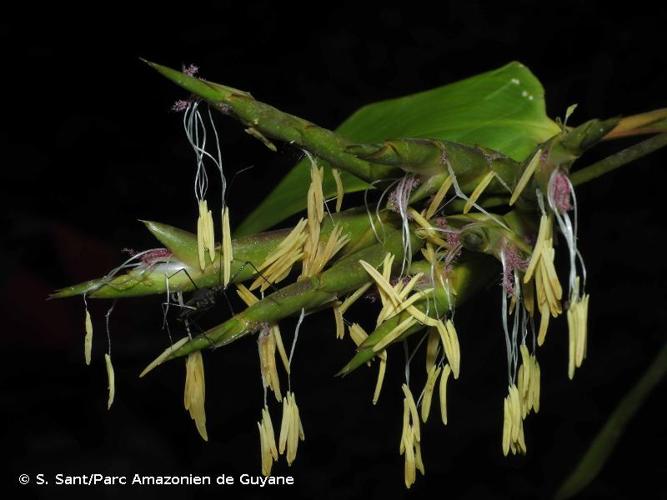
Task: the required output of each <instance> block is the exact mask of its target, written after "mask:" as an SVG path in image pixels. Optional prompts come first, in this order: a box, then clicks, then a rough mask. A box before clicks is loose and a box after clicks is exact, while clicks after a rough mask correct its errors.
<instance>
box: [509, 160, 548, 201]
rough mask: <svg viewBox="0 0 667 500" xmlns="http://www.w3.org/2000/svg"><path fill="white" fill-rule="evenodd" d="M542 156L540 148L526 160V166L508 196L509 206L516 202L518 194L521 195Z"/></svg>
mask: <svg viewBox="0 0 667 500" xmlns="http://www.w3.org/2000/svg"><path fill="white" fill-rule="evenodd" d="M541 156H542V150H541V149H538V150H537V151H536V152H535V154H534V155H533V157H532V158H531V159H530V161H529V162H528V165H526V168H525V169H524V171H523V173H522V174H521V178H520V179H519V182H517V184H516V187H515V188H514V192H513V193H512V197H511V198H510V206H512V205H514V204H515V203H516V200H518V199H519V196H521V193H522V192H523V190H524V189H525V188H526V186H527V185H528V182H529V181H530V178H531V177H532V176H533V174H534V173H535V169H536V168H537V165H539V163H540V158H541Z"/></svg>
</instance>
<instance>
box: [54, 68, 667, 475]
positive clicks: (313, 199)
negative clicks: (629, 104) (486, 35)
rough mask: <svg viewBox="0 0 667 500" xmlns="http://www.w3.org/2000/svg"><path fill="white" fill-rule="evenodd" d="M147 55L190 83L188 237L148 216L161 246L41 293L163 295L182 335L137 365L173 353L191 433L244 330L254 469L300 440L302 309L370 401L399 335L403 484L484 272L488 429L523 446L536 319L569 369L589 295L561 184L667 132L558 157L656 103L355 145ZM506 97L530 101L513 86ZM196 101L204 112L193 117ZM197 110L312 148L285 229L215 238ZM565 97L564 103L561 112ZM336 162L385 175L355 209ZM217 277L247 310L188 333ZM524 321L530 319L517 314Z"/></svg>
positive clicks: (572, 203) (415, 464)
mask: <svg viewBox="0 0 667 500" xmlns="http://www.w3.org/2000/svg"><path fill="white" fill-rule="evenodd" d="M148 64H149V65H150V66H151V67H153V68H154V69H156V70H157V71H158V72H159V73H161V74H162V75H164V76H166V77H167V78H168V79H170V80H171V81H173V82H175V83H176V84H178V85H179V86H181V87H182V88H184V89H185V90H187V91H188V92H190V93H191V96H190V98H189V99H188V100H187V101H179V104H178V105H177V109H179V110H180V111H183V112H184V127H185V132H186V136H187V139H188V141H189V142H190V144H191V146H192V148H193V150H194V152H195V157H196V160H197V170H196V178H195V193H196V201H197V208H198V219H197V234H191V233H188V232H186V231H182V230H179V229H176V228H173V227H171V226H168V225H165V224H159V223H154V222H147V223H146V226H147V228H148V229H149V231H150V232H151V233H152V234H153V235H154V236H156V238H157V239H158V240H159V241H160V242H161V244H162V245H164V248H157V249H150V250H146V251H144V252H140V253H138V254H136V255H133V256H131V257H130V258H129V259H128V260H127V261H126V262H125V263H123V264H122V265H121V266H119V267H117V268H116V269H114V270H113V271H111V272H110V273H108V274H107V275H105V276H104V277H102V278H100V279H98V280H92V281H88V282H86V283H82V284H80V285H75V286H73V287H68V288H64V289H62V290H60V291H58V292H56V293H54V295H53V297H55V298H61V297H69V296H73V295H83V297H84V303H85V301H86V298H124V297H130V296H139V295H149V294H164V295H165V296H166V302H165V304H164V305H165V306H166V308H165V310H164V322H165V325H167V324H168V322H167V318H168V313H169V309H170V308H172V307H173V308H179V310H180V311H181V313H180V315H179V317H180V318H181V320H182V325H181V327H180V330H181V331H182V332H183V334H184V336H183V338H181V339H180V340H178V341H176V342H173V341H171V342H173V343H171V344H170V345H169V347H168V348H167V349H166V350H165V351H164V352H163V353H162V354H160V355H159V356H158V357H157V358H156V359H155V360H154V361H153V362H151V363H150V364H149V365H148V366H147V367H146V369H145V370H144V371H143V372H142V374H141V376H145V375H146V374H147V373H149V372H150V371H152V370H153V369H155V368H156V367H158V366H159V365H161V364H162V363H164V362H167V361H169V360H173V359H176V358H179V357H184V358H185V364H186V385H185V395H184V402H185V407H186V409H187V410H188V412H189V413H190V416H191V417H192V419H193V420H194V421H195V425H196V428H197V430H198V432H199V434H200V435H201V436H202V438H203V439H205V440H208V431H207V429H206V418H205V382H204V365H203V356H202V351H204V350H205V349H208V348H213V347H220V346H226V345H228V344H230V343H232V342H234V341H236V340H240V339H242V338H244V337H248V336H250V335H256V336H257V338H258V352H259V357H260V361H261V363H260V364H261V377H262V381H263V388H264V401H265V404H264V407H263V408H262V410H261V415H262V416H261V421H260V422H258V423H257V426H258V431H259V436H260V445H261V456H262V458H261V470H262V473H263V474H264V475H270V473H271V468H272V465H273V463H274V462H275V461H277V460H278V459H279V456H280V455H282V454H286V458H287V462H288V464H291V463H293V461H294V460H295V459H296V454H297V449H298V444H299V441H301V440H303V439H305V432H304V428H303V427H304V426H303V423H302V421H301V417H300V414H299V410H298V406H297V404H296V398H295V394H294V391H293V389H292V384H291V377H292V375H293V374H292V372H291V362H292V358H293V355H294V351H295V349H294V348H295V345H296V342H297V339H298V335H299V330H300V328H301V326H302V323H303V322H304V318H305V317H306V315H307V314H310V313H314V312H317V311H321V310H325V309H326V310H331V311H333V314H332V319H333V324H334V326H335V331H336V337H337V338H340V339H344V338H345V337H346V335H345V334H346V330H347V332H348V333H349V336H350V339H351V340H352V341H353V343H354V345H355V350H354V353H353V355H352V357H351V359H350V360H349V361H348V363H347V364H346V365H345V366H344V367H343V368H342V370H341V371H340V372H339V374H341V375H347V374H350V373H351V372H352V371H354V370H355V369H358V368H359V367H361V366H363V365H364V364H367V363H369V362H372V361H374V360H375V361H377V362H378V365H379V369H378V381H377V384H376V387H375V390H374V392H373V397H372V401H373V403H374V404H375V403H377V401H378V399H379V397H380V394H381V390H382V386H383V381H384V375H385V373H386V370H387V366H388V364H389V363H393V360H392V361H390V359H389V354H390V352H391V348H392V346H394V345H395V344H399V343H400V344H402V345H403V346H404V349H405V350H406V351H407V352H408V353H409V355H408V356H406V361H405V363H406V370H405V373H406V380H405V383H404V384H403V385H402V387H401V389H402V392H403V395H404V408H403V431H402V434H401V439H400V452H401V454H402V455H403V456H404V459H405V473H404V478H405V485H406V487H408V488H409V487H410V486H411V485H412V484H413V483H414V481H415V480H416V471H417V470H419V471H420V472H421V473H422V474H424V471H425V468H424V463H423V460H422V456H421V446H422V439H421V430H420V423H419V421H420V419H421V420H422V421H423V422H425V421H426V420H427V419H428V417H429V414H430V409H431V405H432V399H433V396H434V393H435V389H436V386H437V387H438V394H439V399H440V406H441V412H440V413H441V418H442V421H443V424H445V425H447V424H448V418H447V404H448V403H447V386H448V384H449V383H450V382H449V378H450V375H451V378H452V379H453V380H454V381H455V380H456V379H458V378H459V377H460V376H461V374H462V373H464V372H465V370H464V369H463V370H462V366H464V365H465V363H463V365H462V353H461V349H460V343H459V335H461V334H465V333H464V329H462V328H461V325H456V324H455V321H454V312H455V310H456V308H457V307H460V306H461V305H462V304H463V303H465V302H466V301H468V300H470V299H471V298H472V296H474V294H475V293H476V292H477V291H478V290H479V289H480V288H481V287H482V286H484V285H485V284H487V283H489V282H492V281H493V280H494V278H497V276H498V274H500V277H501V284H502V286H501V297H502V310H501V315H500V316H501V317H500V325H499V331H502V333H503V335H504V339H505V347H506V355H507V383H508V387H507V395H506V397H505V398H504V401H503V403H502V406H503V411H504V419H503V426H502V431H503V432H502V439H501V443H500V444H501V450H502V452H503V453H504V454H505V455H507V454H508V453H510V452H512V453H520V454H523V453H526V452H527V443H526V440H525V435H524V430H523V426H524V421H525V419H526V418H527V416H528V415H529V414H530V413H531V412H535V413H537V412H538V411H539V400H540V380H541V370H540V366H539V363H538V356H537V353H538V346H541V345H542V344H543V342H545V340H546V338H547V331H548V329H549V327H550V322H551V321H552V320H553V319H554V318H557V317H558V316H560V315H565V316H566V317H567V323H568V330H569V342H568V369H567V372H568V375H569V377H570V378H572V377H573V376H574V374H575V370H576V369H577V368H579V367H580V366H581V365H582V362H583V360H584V358H585V357H586V355H587V328H588V327H587V315H588V304H589V295H588V293H587V292H586V282H585V280H586V272H585V267H584V264H583V260H582V259H581V255H580V253H579V250H578V245H577V243H578V234H577V230H576V226H577V221H576V218H577V210H576V197H575V195H574V185H576V184H577V183H581V182H585V181H587V180H590V179H592V178H594V177H596V176H597V175H601V174H602V173H606V172H607V171H609V170H611V169H613V168H616V167H617V166H620V165H621V164H624V163H627V162H628V161H631V160H634V159H636V158H638V157H640V156H642V155H644V154H647V153H649V152H651V151H654V150H656V149H658V148H660V147H663V146H665V145H667V141H665V139H664V137H665V135H664V134H662V135H658V136H655V137H653V138H651V139H648V140H647V141H644V142H643V143H640V144H639V145H636V146H634V147H631V148H628V150H626V151H625V152H622V153H620V154H619V155H616V157H611V158H610V159H608V160H605V161H603V162H601V163H600V164H597V165H593V166H591V167H589V168H587V169H584V170H582V171H580V173H574V174H572V175H570V170H571V167H572V165H573V163H574V162H575V161H576V160H577V159H578V158H579V157H581V156H582V155H583V154H584V153H585V151H587V150H588V149H590V148H591V147H593V146H595V145H596V144H597V143H598V142H600V141H602V140H605V139H609V138H613V137H616V136H621V135H628V134H629V133H631V132H632V131H633V130H635V131H636V132H637V133H644V132H646V128H647V127H649V128H650V127H652V128H651V130H653V129H654V128H656V127H658V126H659V125H660V123H661V122H660V120H662V118H663V115H662V114H661V113H654V114H647V115H646V116H643V117H640V118H635V119H632V120H626V121H623V120H621V119H619V118H612V119H609V120H590V121H588V122H586V123H584V124H582V125H579V126H577V127H568V126H567V125H566V123H564V124H563V125H562V126H561V127H560V129H559V130H558V131H555V133H554V134H553V135H552V136H551V137H548V138H546V139H545V140H544V141H543V142H540V143H535V144H534V149H533V151H532V152H531V153H530V154H529V155H528V156H527V157H525V158H523V159H521V160H517V159H514V158H512V157H511V156H510V155H508V154H504V153H503V152H502V151H496V150H493V149H490V148H488V147H483V146H479V145H471V144H462V143H458V142H455V141H452V140H448V139H446V138H432V137H420V138H413V137H408V138H401V137H387V138H384V140H381V141H376V142H372V143H359V142H354V141H351V140H350V139H348V138H346V137H344V136H342V135H340V134H338V133H336V132H332V131H330V130H327V129H324V128H322V127H318V126H316V125H314V124H312V123H310V122H308V121H307V120H304V119H302V118H299V117H296V116H293V115H290V114H287V113H284V112H282V111H279V110H277V109H276V108H274V107H272V106H270V105H268V104H264V103H262V102H259V101H257V100H255V99H254V98H253V97H252V96H251V95H250V94H249V93H247V92H243V91H240V90H237V89H234V88H231V87H227V86H224V85H220V84H217V83H213V82H208V81H206V80H203V79H201V78H199V77H198V76H197V75H196V73H197V68H193V67H189V68H185V69H184V71H182V72H181V71H176V70H173V69H170V68H167V67H165V66H161V65H157V64H154V63H148ZM508 85H509V88H512V87H513V86H518V85H520V82H519V80H518V79H516V78H513V79H511V80H510V81H509V82H506V83H505V84H504V87H502V88H505V87H507V86H508ZM524 92H526V91H524ZM521 96H522V98H524V99H528V100H530V99H532V98H533V97H532V95H531V94H528V93H527V92H526V93H525V95H524V94H521ZM206 103H207V104H208V105H209V110H208V113H207V115H206V114H205V115H202V113H201V109H203V108H204V107H205V105H206ZM200 105H201V109H200ZM211 109H212V110H216V111H219V112H221V113H223V114H225V115H228V116H231V117H233V118H235V119H237V120H238V121H240V122H241V123H242V124H243V125H244V126H245V127H246V132H248V133H249V134H250V135H252V136H253V137H255V138H257V139H258V140H260V141H261V142H262V143H263V144H264V145H266V146H267V147H269V148H270V149H272V150H275V149H276V146H275V145H274V143H273V142H272V141H274V140H275V141H281V142H285V143H287V144H289V145H291V146H293V147H298V148H300V149H302V150H303V151H304V153H305V154H306V156H307V158H308V160H309V161H310V170H309V173H310V179H309V184H308V192H307V196H306V203H304V206H305V207H306V209H307V210H306V217H305V218H302V219H301V220H300V221H299V222H298V223H297V224H296V225H295V226H294V227H292V228H287V229H283V230H279V231H270V232H267V233H260V234H256V235H251V236H245V237H241V238H236V239H233V238H232V237H231V229H230V227H231V226H230V218H231V217H233V211H232V212H231V215H230V207H229V206H227V204H226V199H225V189H226V179H225V176H224V173H223V169H222V161H221V155H220V146H219V141H218V133H217V130H216V128H215V123H214V120H213V118H212V115H211V112H210V110H211ZM573 109H574V108H573V107H571V108H570V109H569V110H568V114H567V116H566V119H565V122H567V119H568V118H569V115H570V114H571V112H572V111H573ZM206 116H208V120H207V119H206ZM207 127H212V128H207ZM207 133H209V137H210V134H211V133H212V134H213V137H214V138H215V140H214V144H215V145H216V149H208V147H207V144H206V134H207ZM209 145H210V144H209ZM325 165H327V166H329V167H330V168H333V169H334V170H333V171H332V174H333V176H334V178H335V180H336V188H337V193H336V203H335V206H336V207H335V213H329V214H326V212H327V210H328V205H327V204H326V200H325V199H324V191H323V188H322V184H323V177H324V175H323V172H324V170H323V166H325ZM211 166H213V167H214V168H215V169H216V170H217V171H218V172H219V174H220V180H221V188H222V189H221V202H222V211H221V213H220V222H221V226H220V227H221V238H220V239H221V242H220V243H219V244H217V245H216V243H215V230H214V224H215V223H214V216H213V213H212V211H211V210H209V208H208V206H209V205H208V201H207V196H209V195H208V187H209V186H208V177H207V175H206V170H207V168H210V167H211ZM340 171H346V172H348V173H350V174H352V175H354V176H356V177H358V178H361V179H363V180H365V181H368V182H372V183H374V184H375V185H376V187H378V188H380V189H382V190H383V191H382V194H380V195H379V197H377V200H376V208H375V211H374V212H373V211H372V210H371V209H370V207H368V206H366V207H359V208H353V209H351V210H345V211H341V209H342V206H343V204H344V200H343V195H344V192H345V189H346V187H345V185H344V182H343V181H342V178H341V176H340V173H339V172H340ZM380 189H378V193H379V192H380ZM557 237H560V238H561V239H562V242H563V245H562V246H563V247H565V252H562V255H563V257H561V258H563V259H564V260H566V261H567V262H568V264H569V274H568V276H567V279H565V280H564V282H563V283H561V278H560V277H559V276H558V274H557V273H556V267H555V261H556V256H557V254H556V242H557ZM559 255H561V252H560V251H559ZM284 282H288V284H285V283H284ZM244 283H246V284H247V286H246V284H244ZM232 286H234V287H235V288H236V292H237V294H238V295H239V297H240V298H241V299H242V300H243V302H244V303H245V304H246V308H245V309H243V310H242V311H241V312H238V313H236V314H233V315H232V316H231V317H230V318H229V319H228V320H226V321H225V322H223V323H222V324H220V325H218V326H215V327H213V328H211V329H209V330H207V331H206V332H204V333H202V334H200V335H196V336H193V335H192V333H191V329H190V325H191V323H192V322H194V319H193V318H192V316H193V315H194V314H199V313H202V312H204V310H205V308H206V307H209V306H210V305H211V304H212V302H213V301H212V299H208V298H205V299H197V300H194V299H195V298H196V295H197V294H198V293H200V292H202V289H203V290H205V289H207V288H208V289H211V290H213V289H215V290H221V291H223V292H229V291H231V287H232ZM192 291H195V294H193V298H192V299H191V300H188V301H185V299H184V295H183V294H184V293H186V292H192ZM256 291H258V292H259V293H260V294H261V295H260V297H257V296H256V295H255V293H257V292H256ZM267 291H268V293H266V292H267ZM368 294H371V295H372V296H373V297H375V298H376V299H379V304H380V306H381V307H380V311H379V312H378V315H377V318H376V321H375V324H374V325H371V326H370V327H368V328H364V327H363V326H362V325H361V324H359V323H357V322H353V323H351V324H350V323H349V322H348V324H347V325H346V322H347V319H346V315H347V314H348V309H349V308H350V305H351V304H352V303H354V302H355V301H357V300H360V298H361V297H363V296H364V295H368ZM110 312H111V310H110V311H109V313H108V314H110ZM290 316H297V317H298V321H297V327H296V331H295V334H294V340H293V343H292V346H291V349H289V355H288V349H286V346H285V345H284V343H283V340H282V336H281V333H280V326H279V325H280V322H281V321H283V320H284V319H285V318H288V317H290ZM89 317H90V316H89V313H88V310H87V308H86V332H87V333H86V349H85V351H86V357H87V359H89V356H90V345H91V343H92V325H89V323H90V321H89ZM107 318H108V315H107ZM537 319H539V322H538V323H539V327H538V328H533V327H532V325H533V322H534V320H537ZM346 326H347V328H346ZM367 332H370V333H367ZM415 338H416V339H417V340H416V341H414V342H413V339H415ZM422 344H425V345H426V347H425V351H426V367H427V370H426V371H427V377H426V380H425V383H424V386H423V388H422V389H421V392H420V393H419V395H417V397H415V395H416V394H413V392H412V391H413V389H414V388H415V383H414V380H413V381H412V383H411V381H410V379H409V376H408V375H407V374H408V373H409V370H408V368H409V364H410V361H411V360H412V358H413V357H414V356H415V354H416V353H417V351H418V350H419V348H420V346H421V345H422ZM276 353H278V355H279V357H280V358H281V359H282V365H283V367H284V372H285V373H284V374H283V378H284V376H286V377H287V382H288V391H287V393H286V395H285V397H283V395H282V394H283V393H282V391H281V389H280V379H281V377H280V373H279V370H278V368H277V363H276ZM105 359H106V363H107V367H108V373H109V374H110V375H109V406H110V405H111V402H112V400H113V394H114V393H115V387H114V386H113V380H114V377H113V376H112V375H113V367H112V365H111V358H110V356H109V355H107V357H106V358H105ZM438 379H439V383H438ZM452 383H453V382H452ZM269 389H270V390H271V391H272V392H273V393H274V394H275V396H276V399H277V400H278V401H280V402H282V411H283V416H282V421H281V425H280V432H279V433H278V434H279V435H278V442H277V443H276V436H275V432H274V426H273V423H272V421H271V414H270V407H269V406H268V402H267V400H266V391H267V390H269Z"/></svg>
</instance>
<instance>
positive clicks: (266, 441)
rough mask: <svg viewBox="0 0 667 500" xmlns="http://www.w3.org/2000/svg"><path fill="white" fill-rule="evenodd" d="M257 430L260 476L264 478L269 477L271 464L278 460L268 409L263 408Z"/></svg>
mask: <svg viewBox="0 0 667 500" xmlns="http://www.w3.org/2000/svg"><path fill="white" fill-rule="evenodd" d="M257 428H258V430H259V441H260V449H261V456H262V474H263V475H264V476H269V475H271V467H272V466H273V462H274V461H276V460H278V449H277V448H276V437H275V434H274V432H273V424H272V423H271V415H270V414H269V409H268V408H267V407H266V406H264V408H263V409H262V420H261V422H257Z"/></svg>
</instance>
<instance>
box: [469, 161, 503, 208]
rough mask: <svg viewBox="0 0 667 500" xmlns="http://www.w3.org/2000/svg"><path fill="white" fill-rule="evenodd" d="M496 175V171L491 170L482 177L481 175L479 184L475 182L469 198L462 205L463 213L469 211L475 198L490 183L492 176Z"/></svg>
mask: <svg viewBox="0 0 667 500" xmlns="http://www.w3.org/2000/svg"><path fill="white" fill-rule="evenodd" d="M495 176H496V173H495V172H494V171H493V170H491V171H489V172H488V173H487V174H486V175H485V176H484V177H482V180H481V181H479V184H477V187H476V188H475V189H474V191H473V192H472V194H471V195H470V198H468V199H467V200H466V204H465V206H464V207H463V213H464V214H467V213H468V212H470V209H471V208H472V207H473V205H474V204H475V202H476V201H477V199H478V198H479V197H480V196H481V195H482V193H483V192H484V190H485V189H486V188H487V187H488V185H489V184H490V183H491V181H492V180H493V178H494V177H495Z"/></svg>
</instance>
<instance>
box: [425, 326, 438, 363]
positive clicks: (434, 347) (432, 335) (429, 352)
mask: <svg viewBox="0 0 667 500" xmlns="http://www.w3.org/2000/svg"><path fill="white" fill-rule="evenodd" d="M439 350H440V337H439V336H438V331H437V330H436V329H435V328H429V329H428V333H427V337H426V373H427V374H428V373H429V372H430V371H431V367H433V366H435V363H436V361H437V357H438V351H439Z"/></svg>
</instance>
